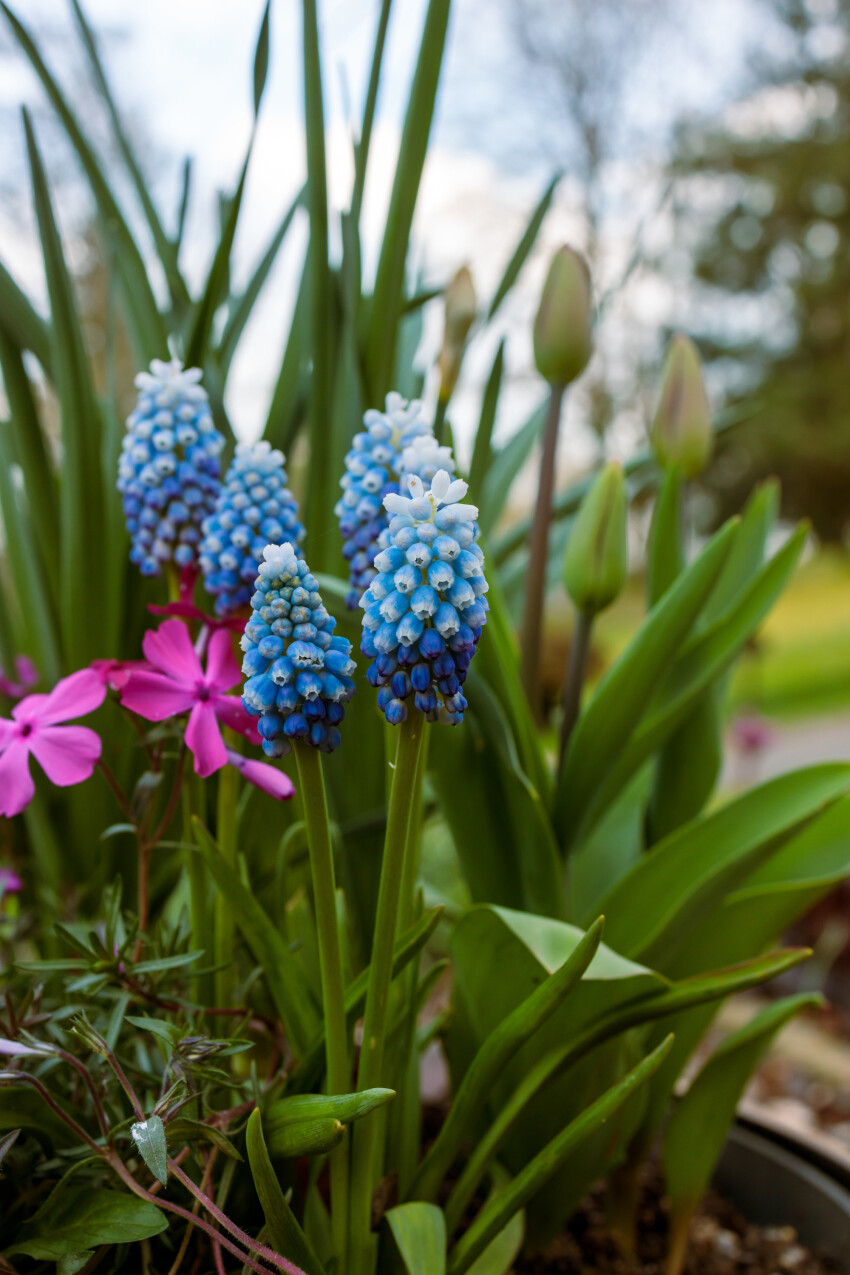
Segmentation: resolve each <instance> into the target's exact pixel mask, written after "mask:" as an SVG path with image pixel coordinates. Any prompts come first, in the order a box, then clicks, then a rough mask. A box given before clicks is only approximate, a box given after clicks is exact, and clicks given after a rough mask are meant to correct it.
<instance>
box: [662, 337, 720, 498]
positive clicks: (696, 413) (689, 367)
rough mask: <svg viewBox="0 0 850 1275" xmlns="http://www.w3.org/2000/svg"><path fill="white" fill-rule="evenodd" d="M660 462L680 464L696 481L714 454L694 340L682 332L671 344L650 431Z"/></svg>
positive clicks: (708, 412) (706, 404)
mask: <svg viewBox="0 0 850 1275" xmlns="http://www.w3.org/2000/svg"><path fill="white" fill-rule="evenodd" d="M650 440H651V442H652V447H653V450H654V452H655V456H656V459H657V460H658V463H659V464H660V465H662V466H664V467H665V468H666V467H667V466H669V465H678V466H679V468H680V469H681V471H682V473H683V475H684V476H685V478H694V477H695V476H696V475H697V474H698V473H699V472H700V470H701V469H702V468H703V467H704V465H705V463H706V461H707V460H708V458H709V456H710V455H711V410H710V408H709V405H708V395H707V394H706V392H705V382H704V381H703V377H702V365H701V363H700V358H699V354H698V353H697V349H696V346H695V345H694V343H693V341H691V340H690V339H689V338H688V337H686V336H683V335H682V334H681V333H679V334H678V335H677V336H674V337H673V340H672V341H671V342H670V348H669V350H668V351H667V359H666V361H665V364H664V375H663V379H662V382H661V397H660V398H659V400H658V407H657V409H656V412H655V419H654V420H653V422H652V428H651V429H650Z"/></svg>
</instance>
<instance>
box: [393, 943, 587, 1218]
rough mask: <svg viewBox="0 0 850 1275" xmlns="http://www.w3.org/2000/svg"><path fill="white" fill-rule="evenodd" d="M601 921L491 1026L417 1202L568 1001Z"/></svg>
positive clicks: (415, 1190) (429, 1192)
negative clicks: (512, 1065)
mask: <svg viewBox="0 0 850 1275" xmlns="http://www.w3.org/2000/svg"><path fill="white" fill-rule="evenodd" d="M601 939H602V920H601V919H600V920H598V921H596V922H595V923H594V924H593V925H592V926H591V928H590V929H589V930H588V931H587V933H586V934H585V935H584V937H583V938H582V939H581V940H580V942H579V943H578V944H577V946H576V947H575V948H574V949H573V951H572V952H571V953H570V955H569V956H568V957H567V958H566V960H565V961H564V962H563V964H562V965H561V966H560V967H559V968H558V969H557V970H555V971H554V972H553V973H551V974H550V975H549V977H548V978H546V979H545V980H544V981H543V982H542V983H541V984H540V985H539V987H537V989H536V990H535V991H533V992H531V994H530V995H529V996H527V997H526V998H525V1000H523V1001H521V1002H520V1004H519V1005H518V1006H517V1007H516V1009H514V1010H512V1011H511V1012H510V1013H509V1014H508V1015H507V1016H506V1017H505V1018H503V1019H502V1021H501V1022H500V1023H499V1024H498V1025H497V1026H496V1027H494V1028H493V1030H492V1031H491V1032H490V1034H489V1035H488V1036H487V1037H486V1038H485V1039H484V1041H483V1043H482V1045H481V1047H480V1048H479V1050H478V1052H477V1053H476V1055H475V1057H474V1058H473V1060H472V1062H471V1063H470V1065H469V1067H468V1068H467V1070H466V1072H465V1074H464V1077H463V1080H462V1081H461V1083H460V1085H459V1087H457V1088H456V1089H455V1093H454V1098H453V1101H452V1105H451V1107H450V1109H449V1112H448V1114H447V1116H446V1118H445V1120H444V1121H443V1125H442V1127H441V1129H440V1132H439V1134H438V1136H437V1138H436V1140H435V1142H434V1144H433V1145H432V1147H431V1148H430V1150H429V1151H428V1154H427V1155H426V1157H425V1159H424V1160H423V1162H422V1164H421V1166H420V1169H419V1173H418V1174H417V1176H416V1180H415V1181H414V1184H413V1187H412V1192H411V1193H412V1194H413V1195H414V1196H415V1197H416V1198H419V1199H433V1198H434V1197H435V1196H436V1194H437V1192H438V1191H439V1189H440V1186H441V1184H442V1182H443V1179H444V1177H445V1175H446V1173H447V1172H448V1170H449V1169H450V1168H451V1166H452V1164H453V1162H454V1160H455V1158H456V1156H457V1154H458V1152H459V1151H460V1148H461V1146H462V1144H463V1142H464V1140H465V1139H466V1138H467V1137H468V1136H469V1134H470V1133H471V1131H472V1128H473V1123H474V1121H475V1119H476V1117H477V1116H478V1114H479V1112H480V1111H482V1110H483V1108H484V1107H485V1105H486V1104H487V1101H488V1099H489V1097H490V1092H491V1089H492V1086H493V1085H494V1084H495V1083H496V1081H497V1080H498V1079H499V1077H500V1076H501V1075H502V1073H503V1071H504V1068H505V1067H506V1066H507V1064H508V1063H509V1062H510V1060H511V1059H512V1058H513V1057H514V1056H515V1055H516V1053H517V1052H518V1051H519V1049H520V1048H521V1047H522V1046H523V1045H524V1044H525V1043H526V1042H527V1041H528V1040H530V1039H531V1038H532V1037H533V1036H534V1034H535V1032H536V1031H537V1030H538V1029H539V1028H540V1027H542V1026H543V1024H544V1023H545V1022H546V1021H547V1020H548V1019H549V1018H550V1017H551V1015H552V1014H554V1012H555V1011H556V1010H557V1009H558V1008H559V1007H560V1006H561V1005H562V1004H563V1003H564V1001H565V1000H566V999H567V997H568V996H569V995H570V993H571V992H572V991H573V989H574V988H575V987H576V985H577V983H578V982H579V980H580V979H581V978H582V976H583V975H584V973H585V971H586V970H587V968H588V966H589V965H590V964H591V962H592V961H593V959H594V957H595V956H596V952H597V949H598V948H599V944H600V942H601Z"/></svg>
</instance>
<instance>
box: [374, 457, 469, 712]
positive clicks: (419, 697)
mask: <svg viewBox="0 0 850 1275" xmlns="http://www.w3.org/2000/svg"><path fill="white" fill-rule="evenodd" d="M405 481H406V485H407V488H408V490H409V492H410V496H409V497H407V496H401V495H395V494H389V495H387V496H386V497H385V498H384V506H385V508H386V510H387V513H388V514H389V515H390V522H389V526H388V527H387V529H386V530H385V531H383V532H382V533H381V537H380V551H379V553H378V554H377V556H376V558H375V568H376V570H377V573H378V574H377V575H376V576H375V579H374V580H373V581H372V583H371V585H370V586H369V588H368V589H367V590H366V592H365V593H364V594H363V597H362V599H361V601H360V605H361V607H362V608H363V638H362V641H361V647H360V649H361V650H362V651H363V654H364V655H368V656H371V658H372V661H373V662H372V664H371V665H370V667H369V670H368V673H367V677H368V679H369V682H370V683H371V685H372V686H376V687H378V688H379V691H378V705H379V707H380V708H381V710H382V712H383V713H384V714H385V716H386V718H387V721H388V722H390V723H391V724H392V725H398V724H399V723H400V722H403V721H404V720H405V718H406V717H407V714H408V711H409V709H410V708H416V709H418V710H419V711H420V712H423V713H424V714H425V715H426V717H427V718H428V720H429V721H432V722H434V721H444V722H448V723H450V724H451V725H457V724H458V723H459V722H461V721H462V720H463V712H464V709H465V708H466V706H467V705H466V699H465V698H464V695H463V692H462V689H461V688H462V686H463V684H464V682H465V681H466V674H467V670H468V669H469V664H470V661H471V659H472V656H473V655H474V653H475V648H476V646H477V644H478V640H479V638H480V637H481V630H482V628H483V627H484V625H485V624H486V622H487V610H488V607H487V599H486V597H485V594H486V593H487V587H488V586H487V581H486V579H485V578H484V555H483V553H482V552H481V549H480V547H479V546H478V543H477V537H478V528H477V525H476V519H477V518H478V510H477V509H476V507H475V506H474V505H463V504H460V503H459V502H460V501H461V500H462V499H463V497H464V496H465V495H466V492H467V484H466V483H465V482H463V480H462V479H454V480H453V479H452V477H451V475H450V474H449V473H448V471H446V470H444V469H441V470H438V472H437V473H436V474H435V475H434V478H433V480H432V482H431V484H430V487H429V488H426V487H425V484H424V483H423V481H422V479H421V478H419V477H417V476H409V477H407V478H406V480H405Z"/></svg>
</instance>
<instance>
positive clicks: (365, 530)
mask: <svg viewBox="0 0 850 1275" xmlns="http://www.w3.org/2000/svg"><path fill="white" fill-rule="evenodd" d="M363 424H364V426H365V429H364V430H363V431H362V433H359V434H355V436H354V440H353V442H352V445H351V450H350V451H349V453H348V455H347V456H346V458H345V474H344V475H343V477H342V479H341V481H340V486H341V487H342V496H341V497H340V499H339V501H338V502H337V505H336V509H335V512H336V515H337V517H338V518H339V529H340V531H341V533H342V538H343V546H342V552H343V556H344V557H345V558H346V560H347V562H348V567H349V584H350V586H351V588H350V592H349V594H348V599H347V602H348V605H349V607H351V608H354V607H356V606H357V605H358V603H359V601H360V597H361V594H362V593H363V590H364V589H365V588H366V587H367V585H368V584H369V582H370V581H371V580H372V579H374V577H375V575H376V572H375V569H374V566H373V563H374V558H375V554H376V553H377V551H378V537H379V536H380V534H381V532H382V531H383V530H384V528H385V527H386V525H387V515H386V511H385V509H384V507H383V499H384V496H386V495H388V494H389V493H391V492H398V490H399V486H398V484H399V479H400V477H401V476H402V455H403V453H404V451H405V449H406V448H408V447H409V446H410V445H411V443H412V442H413V441H414V440H415V439H417V438H421V437H427V436H428V435H430V433H431V428H430V426H429V425H428V424H427V423H426V422H425V421H424V420H423V418H422V404H421V403H420V402H418V401H417V400H413V401H412V402H410V403H408V402H407V401H406V400H405V399H403V398H402V396H401V395H400V394H396V393H390V394H388V395H387V398H386V410H385V411H383V412H378V411H374V410H370V411H368V412H366V413H365V414H364V416H363ZM432 437H433V436H432ZM435 445H436V444H435Z"/></svg>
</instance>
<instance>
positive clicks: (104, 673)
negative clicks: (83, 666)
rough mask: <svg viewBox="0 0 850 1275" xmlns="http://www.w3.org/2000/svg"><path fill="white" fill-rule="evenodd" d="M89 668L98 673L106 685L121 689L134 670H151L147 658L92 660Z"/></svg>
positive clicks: (114, 689)
mask: <svg viewBox="0 0 850 1275" xmlns="http://www.w3.org/2000/svg"><path fill="white" fill-rule="evenodd" d="M89 668H91V669H93V670H94V672H95V673H97V675H98V677H99V678H100V680H101V681H102V682H103V683H104V685H106V686H108V687H110V689H111V690H113V691H120V690H121V687H122V686H125V685H126V683H127V680H128V678H129V676H130V674H131V673H132V672H133V671H140V670H141V669H147V670H150V664H148V662H147V660H92V662H91V664H90V665H89Z"/></svg>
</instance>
